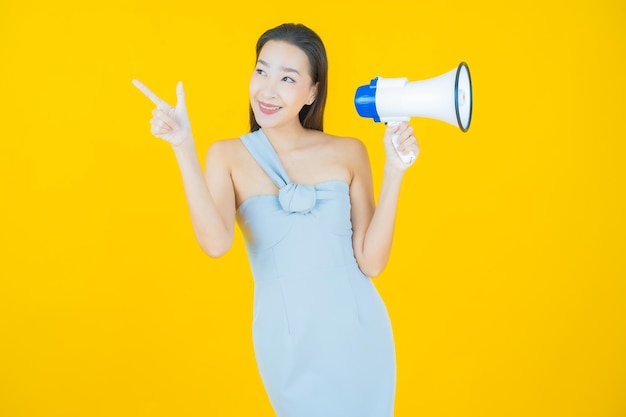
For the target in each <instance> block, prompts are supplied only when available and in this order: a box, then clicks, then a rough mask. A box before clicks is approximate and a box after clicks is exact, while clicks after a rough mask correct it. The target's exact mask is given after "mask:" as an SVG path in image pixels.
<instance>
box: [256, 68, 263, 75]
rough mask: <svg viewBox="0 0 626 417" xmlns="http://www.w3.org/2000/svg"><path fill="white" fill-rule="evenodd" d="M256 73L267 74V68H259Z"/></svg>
mask: <svg viewBox="0 0 626 417" xmlns="http://www.w3.org/2000/svg"><path fill="white" fill-rule="evenodd" d="M256 73H257V74H259V75H265V70H263V69H261V68H257V69H256Z"/></svg>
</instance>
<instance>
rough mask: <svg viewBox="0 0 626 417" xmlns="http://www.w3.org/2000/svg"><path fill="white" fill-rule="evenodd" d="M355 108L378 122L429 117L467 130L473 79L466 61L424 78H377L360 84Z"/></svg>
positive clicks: (355, 99) (363, 115) (470, 118)
mask: <svg viewBox="0 0 626 417" xmlns="http://www.w3.org/2000/svg"><path fill="white" fill-rule="evenodd" d="M354 105H355V106H356V110H357V112H358V113H359V115H360V116H362V117H370V118H373V119H374V121H375V122H383V123H397V122H406V121H409V119H410V118H411V117H427V118H431V119H437V120H441V121H444V122H447V123H450V124H452V125H455V126H458V127H459V128H460V129H461V130H462V131H463V132H467V130H468V129H469V126H470V122H471V121H472V80H471V77H470V72H469V67H468V66H467V64H466V63H465V62H461V63H460V64H459V66H458V67H457V68H455V69H453V70H451V71H448V72H447V73H445V74H443V75H440V76H438V77H435V78H430V79H427V80H422V81H413V82H408V79H407V78H382V77H376V78H374V79H373V80H372V81H371V82H370V84H369V85H362V86H360V87H359V88H358V89H357V91H356V95H355V97H354Z"/></svg>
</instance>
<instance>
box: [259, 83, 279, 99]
mask: <svg viewBox="0 0 626 417" xmlns="http://www.w3.org/2000/svg"><path fill="white" fill-rule="evenodd" d="M261 96H262V97H263V98H265V99H273V98H276V97H277V96H278V93H277V89H276V83H275V82H274V81H273V80H271V79H266V80H265V82H264V83H263V86H262V88H261Z"/></svg>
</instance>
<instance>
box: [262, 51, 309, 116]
mask: <svg viewBox="0 0 626 417" xmlns="http://www.w3.org/2000/svg"><path fill="white" fill-rule="evenodd" d="M316 91H317V86H316V85H313V82H312V80H311V76H310V75H309V59H308V57H307V56H306V54H305V53H304V52H303V51H302V50H301V49H300V48H298V47H297V46H294V45H292V44H290V43H287V42H284V41H274V40H271V41H268V42H267V43H266V44H265V45H264V46H263V48H262V49H261V52H260V53H259V59H258V60H257V63H256V66H255V69H254V73H253V74H252V77H251V79H250V105H251V106H252V111H253V112H254V117H255V118H256V121H257V123H258V124H259V126H261V127H263V128H272V127H280V126H285V125H289V124H290V123H294V122H297V123H298V124H300V120H299V119H298V114H299V113H300V110H301V109H302V107H303V106H304V105H306V104H311V103H313V100H314V99H315V93H316Z"/></svg>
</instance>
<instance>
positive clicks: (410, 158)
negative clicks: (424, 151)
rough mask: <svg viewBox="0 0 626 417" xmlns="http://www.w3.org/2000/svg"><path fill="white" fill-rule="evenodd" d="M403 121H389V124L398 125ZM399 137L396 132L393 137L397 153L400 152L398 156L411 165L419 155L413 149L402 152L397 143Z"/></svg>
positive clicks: (392, 140) (392, 141)
mask: <svg viewBox="0 0 626 417" xmlns="http://www.w3.org/2000/svg"><path fill="white" fill-rule="evenodd" d="M400 123H402V122H397V121H393V122H387V125H388V126H397V125H399V124H400ZM397 139H398V135H396V134H394V135H393V136H392V137H391V143H392V144H393V148H394V149H395V150H396V153H397V154H398V156H399V157H400V159H401V160H402V162H404V163H405V164H407V165H411V164H412V163H413V162H414V161H415V158H416V157H417V155H415V152H413V151H411V152H409V153H408V154H405V153H402V152H400V150H399V149H398V144H397V142H396V141H397Z"/></svg>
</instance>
